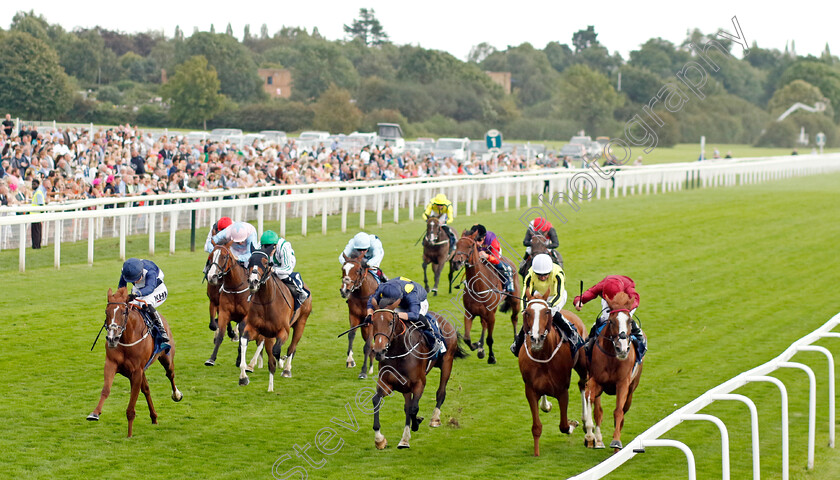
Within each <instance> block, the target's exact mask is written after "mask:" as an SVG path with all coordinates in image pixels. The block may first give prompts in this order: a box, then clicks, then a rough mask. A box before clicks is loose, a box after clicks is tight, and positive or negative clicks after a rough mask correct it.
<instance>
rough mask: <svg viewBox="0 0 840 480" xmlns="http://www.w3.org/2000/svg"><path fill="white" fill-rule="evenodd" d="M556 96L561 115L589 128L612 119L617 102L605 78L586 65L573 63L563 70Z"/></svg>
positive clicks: (596, 127)
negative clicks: (573, 64)
mask: <svg viewBox="0 0 840 480" xmlns="http://www.w3.org/2000/svg"><path fill="white" fill-rule="evenodd" d="M557 99H558V104H559V106H560V112H559V113H560V114H561V116H562V117H565V118H569V119H572V120H576V121H577V122H578V123H579V125H580V127H581V128H585V129H586V130H587V131H590V132H593V131H597V130H598V128H599V127H603V126H604V125H605V122H606V121H607V120H612V118H613V112H614V111H615V109H616V107H618V106H619V105H620V104H621V97H619V95H618V94H617V93H616V91H615V89H613V87H612V85H610V81H609V79H607V77H605V76H604V75H602V74H600V73H598V72H596V71H594V70H592V69H591V68H589V67H587V66H586V65H575V66H573V67H570V68H568V69H567V70H566V71H565V72H563V74H562V84H561V88H560V91H559V93H558V98H557Z"/></svg>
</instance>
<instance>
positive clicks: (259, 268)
mask: <svg viewBox="0 0 840 480" xmlns="http://www.w3.org/2000/svg"><path fill="white" fill-rule="evenodd" d="M270 276H271V261H270V259H269V258H268V254H267V253H265V252H264V251H262V250H256V251H254V252H253V253H252V254H251V258H250V259H249V260H248V290H250V291H251V293H255V292H256V291H257V290H259V289H260V287H261V286H262V285H263V284H265V282H266V280H268V277H270Z"/></svg>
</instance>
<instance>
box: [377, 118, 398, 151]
mask: <svg viewBox="0 0 840 480" xmlns="http://www.w3.org/2000/svg"><path fill="white" fill-rule="evenodd" d="M376 136H377V138H376V145H377V146H378V147H380V148H385V146H386V145H387V146H389V147H391V151H392V152H394V153H395V154H397V155H399V154H401V153H403V152H404V151H405V138H403V131H402V127H400V125H399V124H398V123H377V124H376Z"/></svg>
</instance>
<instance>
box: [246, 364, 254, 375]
mask: <svg viewBox="0 0 840 480" xmlns="http://www.w3.org/2000/svg"><path fill="white" fill-rule="evenodd" d="M245 371H246V372H248V373H254V367H253V366H251V365H248V366H246V367H245Z"/></svg>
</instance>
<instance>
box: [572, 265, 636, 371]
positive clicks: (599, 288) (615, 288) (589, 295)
mask: <svg viewBox="0 0 840 480" xmlns="http://www.w3.org/2000/svg"><path fill="white" fill-rule="evenodd" d="M618 292H624V293H626V294H627V296H628V297H630V299H632V300H633V305H632V306H631V307H630V325H631V330H630V338H631V339H632V340H633V342H634V343H635V344H636V346H637V348H638V350H639V356H640V357H642V356H644V354H645V352H646V351H647V340H646V339H645V336H644V334H643V333H642V329H641V328H639V326H638V325H636V321H635V320H633V315H634V314H635V313H636V308H638V306H639V294H638V293H637V292H636V284H635V283H634V282H633V280H631V279H630V277H625V276H624V275H608V276H606V277H604V279H603V280H601V281H600V282H598V283H596V284H595V285H593V286H592V287H591V288H590V289H589V290H587V291H585V292H583V295H582V296H577V297H575V299H574V300H573V302H572V303H573V304H574V306H575V308H576V309H577V310H578V311H580V308H581V306H583V305H584V304H585V303H587V302H589V301H590V300H594V299H595V297H598V296H600V297H601V313H600V314H599V315H598V318H597V319H596V320H595V325H593V326H592V330H590V331H589V338H588V339H587V341H586V350H587V352H589V351H590V350H591V349H592V345H593V344H594V343H595V332H597V331H598V329H599V328H600V327H601V325H603V324H604V323H605V322H606V321H607V320H608V319H609V318H610V306H609V304H608V303H607V300H612V298H613V297H615V295H616V294H617V293H618Z"/></svg>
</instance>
